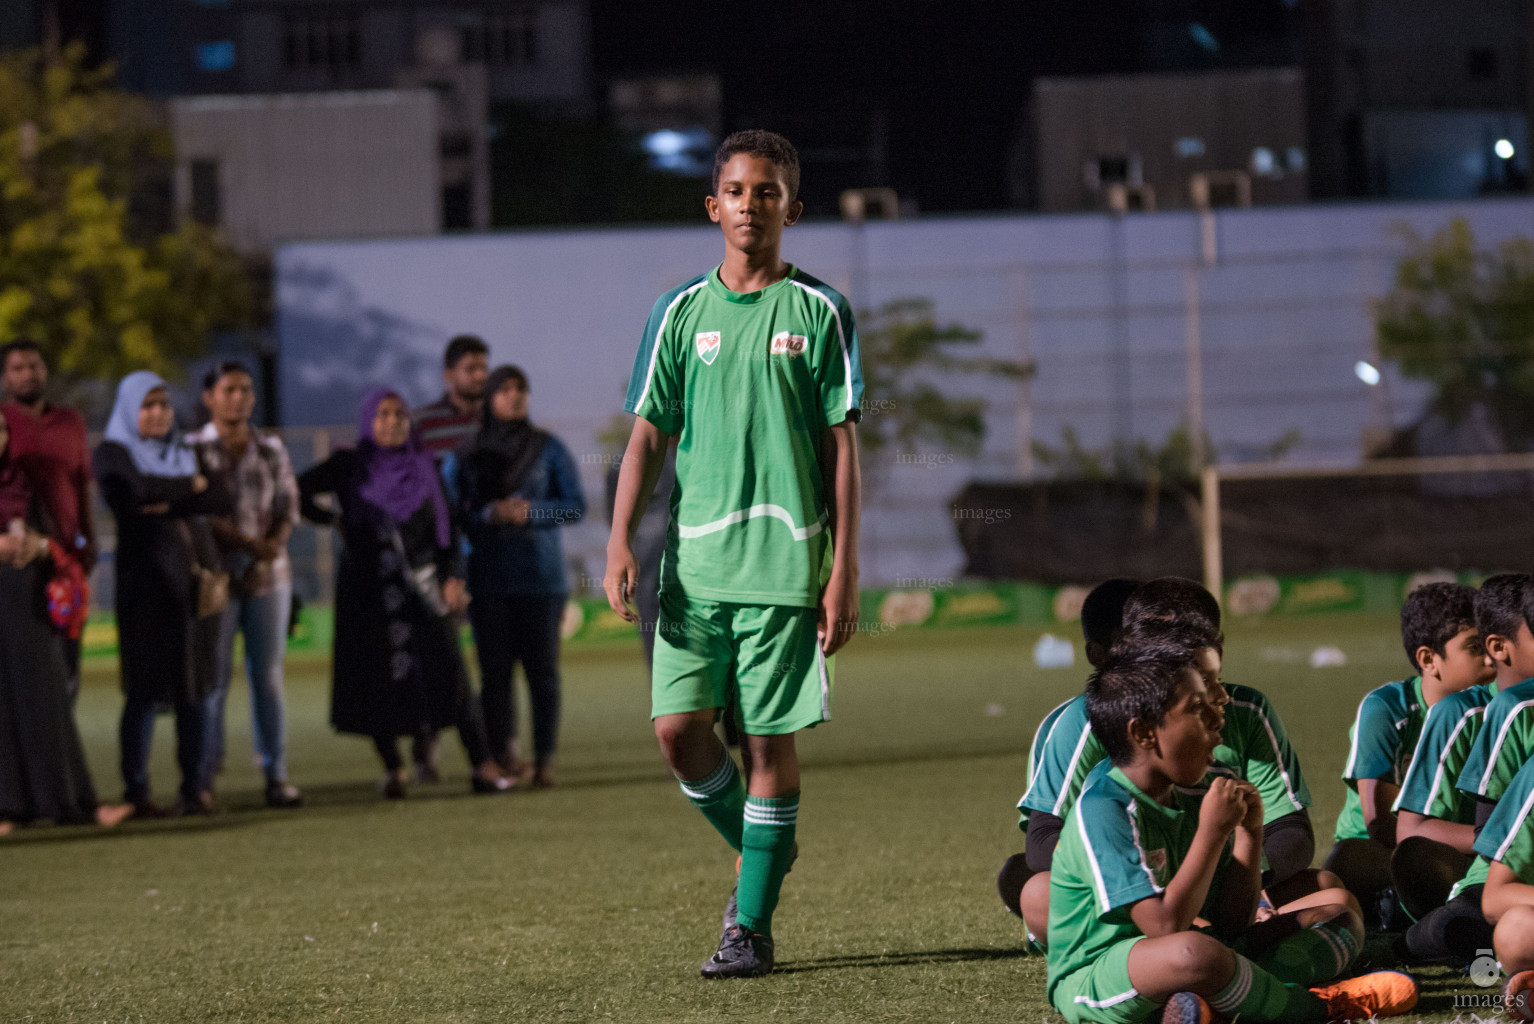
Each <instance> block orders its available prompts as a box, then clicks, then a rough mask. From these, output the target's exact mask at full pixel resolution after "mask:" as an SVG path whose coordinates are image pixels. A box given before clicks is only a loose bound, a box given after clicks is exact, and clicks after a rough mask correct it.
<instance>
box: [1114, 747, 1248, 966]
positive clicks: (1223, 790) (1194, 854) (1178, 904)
mask: <svg viewBox="0 0 1534 1024" xmlns="http://www.w3.org/2000/svg"><path fill="white" fill-rule="evenodd" d="M1246 812H1247V807H1246V798H1245V796H1244V795H1243V794H1242V793H1241V791H1240V790H1239V789H1238V788H1237V786H1236V783H1235V782H1234V781H1233V780H1231V779H1225V778H1220V779H1215V780H1214V782H1213V784H1211V785H1210V787H1209V792H1208V793H1207V794H1205V796H1204V800H1203V804H1202V805H1201V806H1200V808H1199V812H1198V831H1197V832H1196V833H1194V836H1193V844H1192V845H1191V846H1190V847H1189V848H1188V852H1187V854H1186V856H1184V857H1183V861H1182V864H1181V865H1180V866H1179V867H1178V869H1177V873H1176V874H1175V875H1173V876H1172V880H1171V881H1170V882H1168V883H1167V887H1166V889H1165V891H1163V892H1162V893H1161V894H1160V895H1158V896H1150V897H1147V898H1145V899H1143V900H1140V901H1139V902H1138V903H1136V904H1134V905H1133V906H1132V907H1130V908H1129V916H1130V917H1131V918H1132V919H1133V920H1134V923H1135V927H1136V928H1139V929H1140V931H1141V932H1143V933H1144V934H1145V935H1146V936H1147V937H1149V938H1152V939H1155V938H1160V937H1161V936H1163V935H1171V934H1172V933H1174V932H1183V931H1187V930H1188V929H1189V928H1191V927H1192V926H1193V919H1194V918H1195V917H1197V916H1198V913H1199V911H1200V910H1201V909H1203V906H1204V903H1205V901H1206V900H1208V899H1209V887H1210V886H1211V885H1213V884H1214V876H1215V872H1216V871H1217V870H1219V867H1220V855H1221V853H1222V852H1223V851H1224V849H1225V842H1226V840H1228V839H1229V838H1230V837H1231V834H1232V833H1233V832H1235V830H1236V827H1237V826H1238V825H1240V824H1241V820H1242V819H1243V818H1245V817H1246Z"/></svg>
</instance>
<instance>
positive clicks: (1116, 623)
mask: <svg viewBox="0 0 1534 1024" xmlns="http://www.w3.org/2000/svg"><path fill="white" fill-rule="evenodd" d="M1139 585H1140V581H1139V580H1132V579H1129V578H1127V577H1123V576H1115V577H1114V578H1113V579H1111V580H1103V581H1102V582H1101V583H1099V584H1098V585H1097V586H1095V587H1093V588H1092V592H1091V593H1089V594H1088V595H1087V596H1086V600H1084V601H1082V602H1081V636H1082V639H1084V640H1085V641H1086V642H1087V644H1088V647H1087V658H1088V660H1090V659H1091V657H1092V651H1093V646H1092V645H1096V647H1097V648H1100V649H1101V650H1102V651H1104V652H1107V651H1108V650H1109V649H1110V648H1112V647H1113V645H1114V644H1116V643H1118V642H1119V634H1120V633H1121V632H1123V629H1124V603H1125V602H1126V601H1128V600H1129V595H1130V594H1132V593H1134V592H1135V588H1136V587H1138V586H1139ZM1093 667H1094V668H1101V667H1102V666H1101V665H1097V664H1094V665H1093Z"/></svg>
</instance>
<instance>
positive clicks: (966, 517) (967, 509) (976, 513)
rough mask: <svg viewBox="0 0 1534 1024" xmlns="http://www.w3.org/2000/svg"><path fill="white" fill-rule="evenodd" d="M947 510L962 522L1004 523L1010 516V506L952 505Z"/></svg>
mask: <svg viewBox="0 0 1534 1024" xmlns="http://www.w3.org/2000/svg"><path fill="white" fill-rule="evenodd" d="M949 511H950V512H951V513H952V514H953V518H954V519H955V520H959V521H962V522H976V523H985V524H986V525H987V526H989V525H992V524H993V523H1005V522H1007V521H1008V520H1009V519H1011V518H1012V510H1011V509H1010V508H976V507H973V506H969V505H964V506H960V505H953V506H950V509H949Z"/></svg>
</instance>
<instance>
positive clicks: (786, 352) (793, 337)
mask: <svg viewBox="0 0 1534 1024" xmlns="http://www.w3.org/2000/svg"><path fill="white" fill-rule="evenodd" d="M809 343H810V339H808V338H806V337H805V336H804V335H802V334H789V333H788V332H787V331H779V332H778V333H777V334H774V335H773V336H772V348H771V352H772V354H773V355H775V356H802V355H804V350H805V348H806V347H808V345H809Z"/></svg>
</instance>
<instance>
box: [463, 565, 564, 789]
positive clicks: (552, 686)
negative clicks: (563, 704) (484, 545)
mask: <svg viewBox="0 0 1534 1024" xmlns="http://www.w3.org/2000/svg"><path fill="white" fill-rule="evenodd" d="M564 611H565V595H564V594H528V595H524V594H494V593H490V594H475V595H474V600H473V601H471V602H470V603H469V623H470V624H471V625H472V626H473V627H474V647H475V650H476V651H477V652H478V654H479V676H480V679H479V692H480V702H481V705H482V706H483V707H484V711H485V733H486V735H487V737H488V738H489V740H490V749H491V750H492V751H494V752H495V753H496V754H497V755H504V752H505V751H506V750H507V748H508V746H509V745H510V743H511V740H512V738H513V737H515V736H516V735H517V701H516V695H515V694H514V693H513V692H512V685H511V681H512V673H513V672H514V671H515V669H516V667H517V664H518V663H519V662H520V663H521V665H522V671H523V673H524V674H525V675H526V676H527V691H528V703H529V704H530V706H531V710H532V715H533V762H534V764H537V765H544V764H547V763H548V762H549V760H550V759H551V758H552V757H553V756H554V748H555V747H556V746H557V745H558V740H559V703H560V695H559V623H560V619H561V618H562V617H563V615H564Z"/></svg>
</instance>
